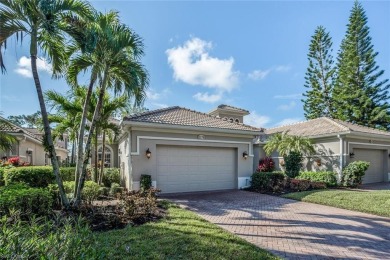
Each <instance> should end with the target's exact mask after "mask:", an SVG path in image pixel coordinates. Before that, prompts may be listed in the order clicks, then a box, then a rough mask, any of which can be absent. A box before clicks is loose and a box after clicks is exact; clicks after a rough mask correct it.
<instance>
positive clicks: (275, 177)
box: [251, 171, 287, 192]
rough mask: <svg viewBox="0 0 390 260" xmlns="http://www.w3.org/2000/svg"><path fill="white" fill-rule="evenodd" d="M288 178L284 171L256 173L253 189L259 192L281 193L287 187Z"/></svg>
mask: <svg viewBox="0 0 390 260" xmlns="http://www.w3.org/2000/svg"><path fill="white" fill-rule="evenodd" d="M286 178H287V176H286V174H284V172H282V171H274V172H255V173H254V174H253V175H252V181H251V189H253V190H255V191H258V192H268V191H271V192H280V191H282V190H283V189H284V187H285V185H286Z"/></svg>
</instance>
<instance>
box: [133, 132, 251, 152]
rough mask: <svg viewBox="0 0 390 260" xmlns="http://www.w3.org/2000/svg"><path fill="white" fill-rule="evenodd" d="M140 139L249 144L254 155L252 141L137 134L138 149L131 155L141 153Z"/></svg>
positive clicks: (249, 148)
mask: <svg viewBox="0 0 390 260" xmlns="http://www.w3.org/2000/svg"><path fill="white" fill-rule="evenodd" d="M140 139H148V140H165V141H185V142H203V143H224V144H245V145H248V150H249V156H251V157H253V156H254V155H253V147H252V142H239V141H222V140H199V139H188V138H174V137H156V136H137V151H136V152H131V155H140V148H139V145H140Z"/></svg>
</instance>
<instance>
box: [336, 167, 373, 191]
mask: <svg viewBox="0 0 390 260" xmlns="http://www.w3.org/2000/svg"><path fill="white" fill-rule="evenodd" d="M368 167H370V163H369V162H365V161H355V162H351V163H350V164H348V165H347V167H345V168H344V170H343V178H342V180H341V182H342V184H343V185H344V186H348V187H357V186H358V185H360V184H362V179H363V176H364V174H365V173H366V171H367V169H368Z"/></svg>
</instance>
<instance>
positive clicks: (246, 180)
mask: <svg viewBox="0 0 390 260" xmlns="http://www.w3.org/2000/svg"><path fill="white" fill-rule="evenodd" d="M251 180H252V177H249V176H248V177H238V188H239V189H243V188H248V187H250V186H251Z"/></svg>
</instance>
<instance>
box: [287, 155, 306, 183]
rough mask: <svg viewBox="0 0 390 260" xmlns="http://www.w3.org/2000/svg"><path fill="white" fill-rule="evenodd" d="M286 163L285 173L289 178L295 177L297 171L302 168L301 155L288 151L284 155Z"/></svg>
mask: <svg viewBox="0 0 390 260" xmlns="http://www.w3.org/2000/svg"><path fill="white" fill-rule="evenodd" d="M284 162H285V165H286V174H287V176H288V177H290V178H295V177H296V176H298V175H299V171H300V170H301V168H302V155H301V153H299V152H294V151H292V152H290V153H289V154H288V155H287V156H285V157H284Z"/></svg>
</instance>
